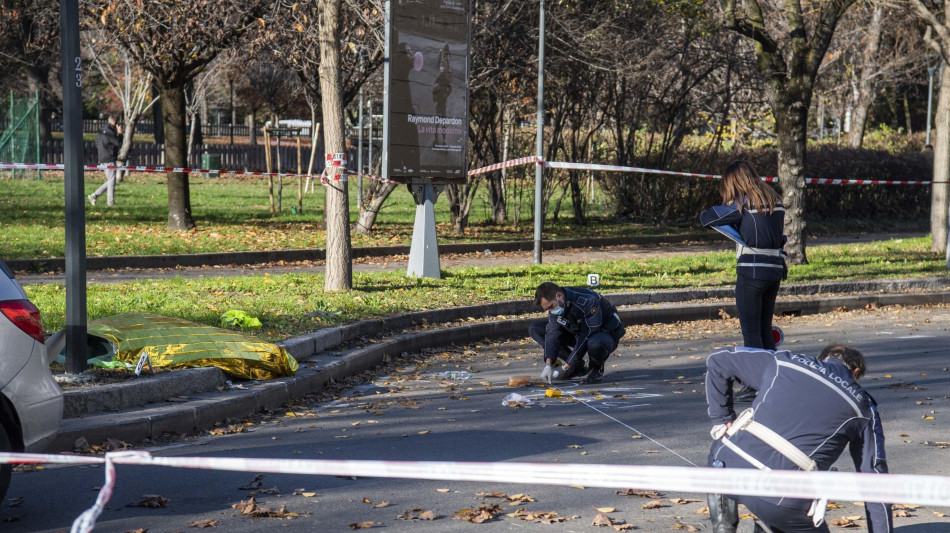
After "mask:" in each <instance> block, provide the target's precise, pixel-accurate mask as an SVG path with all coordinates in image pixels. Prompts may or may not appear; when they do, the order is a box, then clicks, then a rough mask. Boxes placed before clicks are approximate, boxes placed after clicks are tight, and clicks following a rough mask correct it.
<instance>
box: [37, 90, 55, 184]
mask: <svg viewBox="0 0 950 533" xmlns="http://www.w3.org/2000/svg"><path fill="white" fill-rule="evenodd" d="M33 97H34V98H35V99H36V104H35V107H36V113H34V114H33V115H34V116H35V117H36V118H35V120H34V124H33V127H34V128H35V129H34V130H33V131H34V132H36V135H34V139H33V140H35V141H36V162H37V163H42V161H40V112H42V111H43V108H42V107H40V92H39V91H36V92H35V94H34V95H33ZM50 122H51V123H50V125H49V126H50V129H52V127H53V124H52V121H50ZM36 179H38V180H41V179H43V173H42V171H39V170H37V171H36Z"/></svg>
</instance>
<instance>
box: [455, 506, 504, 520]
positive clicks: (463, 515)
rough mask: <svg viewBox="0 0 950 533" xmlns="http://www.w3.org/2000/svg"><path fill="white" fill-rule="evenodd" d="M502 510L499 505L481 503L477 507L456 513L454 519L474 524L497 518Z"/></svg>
mask: <svg viewBox="0 0 950 533" xmlns="http://www.w3.org/2000/svg"><path fill="white" fill-rule="evenodd" d="M500 512H501V507H500V506H498V505H479V506H478V508H477V509H462V510H461V511H458V512H457V513H455V514H454V515H452V520H465V521H466V522H471V523H473V524H481V523H483V522H487V521H489V520H492V519H494V518H495V515H497V514H498V513H500Z"/></svg>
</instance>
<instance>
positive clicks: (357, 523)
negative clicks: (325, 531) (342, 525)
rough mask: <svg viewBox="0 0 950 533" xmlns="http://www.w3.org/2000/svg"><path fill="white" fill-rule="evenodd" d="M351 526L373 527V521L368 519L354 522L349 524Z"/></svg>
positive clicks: (360, 527)
mask: <svg viewBox="0 0 950 533" xmlns="http://www.w3.org/2000/svg"><path fill="white" fill-rule="evenodd" d="M347 525H348V526H350V529H369V528H371V527H373V522H372V521H371V520H368V521H366V522H354V523H352V524H347Z"/></svg>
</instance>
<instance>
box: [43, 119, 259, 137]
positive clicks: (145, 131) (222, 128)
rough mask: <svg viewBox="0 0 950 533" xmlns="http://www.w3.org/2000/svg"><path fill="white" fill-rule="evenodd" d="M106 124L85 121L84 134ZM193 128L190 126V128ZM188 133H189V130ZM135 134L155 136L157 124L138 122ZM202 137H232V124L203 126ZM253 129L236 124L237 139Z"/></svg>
mask: <svg viewBox="0 0 950 533" xmlns="http://www.w3.org/2000/svg"><path fill="white" fill-rule="evenodd" d="M105 124H106V121H105V120H96V119H85V120H83V121H82V132H83V133H98V132H99V130H101V129H102V127H103V126H104V125H105ZM50 126H51V128H52V130H53V131H63V124H62V123H61V122H59V121H56V120H54V121H53V123H52V124H51V125H50ZM190 127H191V126H190V125H189V126H188V128H190ZM256 128H257V135H258V136H259V137H263V136H264V125H263V124H258V125H257V126H256ZM185 131H186V132H187V131H189V130H188V129H187V128H186V130H185ZM135 133H138V134H142V135H153V134H154V133H155V124H154V123H153V122H152V121H142V122H138V123H136V125H135ZM201 135H202V136H204V137H230V136H231V125H230V124H205V123H202V124H201ZM250 135H251V128H249V127H248V126H247V125H246V124H235V125H234V136H235V137H250Z"/></svg>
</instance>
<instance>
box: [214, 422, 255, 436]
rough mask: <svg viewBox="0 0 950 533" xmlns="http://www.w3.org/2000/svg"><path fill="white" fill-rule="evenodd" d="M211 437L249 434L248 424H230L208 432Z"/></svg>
mask: <svg viewBox="0 0 950 533" xmlns="http://www.w3.org/2000/svg"><path fill="white" fill-rule="evenodd" d="M208 433H209V434H211V435H232V434H235V433H247V425H246V424H229V425H227V426H222V427H219V428H214V429H212V430H209V431H208Z"/></svg>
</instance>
